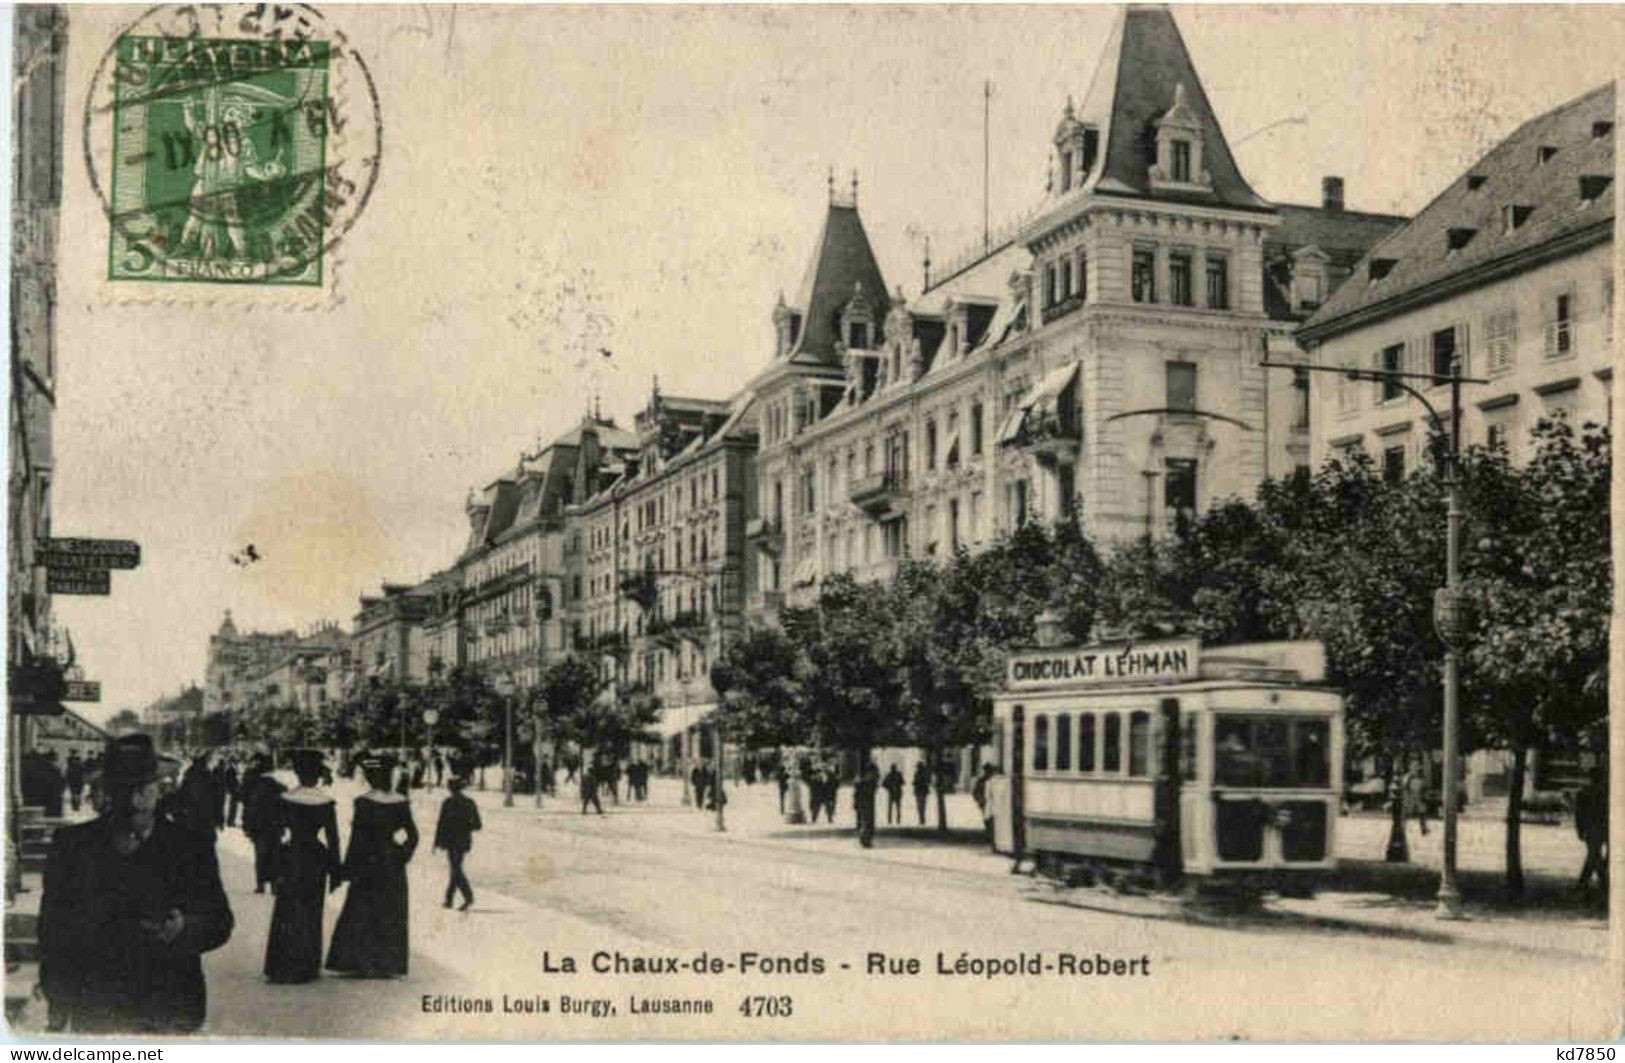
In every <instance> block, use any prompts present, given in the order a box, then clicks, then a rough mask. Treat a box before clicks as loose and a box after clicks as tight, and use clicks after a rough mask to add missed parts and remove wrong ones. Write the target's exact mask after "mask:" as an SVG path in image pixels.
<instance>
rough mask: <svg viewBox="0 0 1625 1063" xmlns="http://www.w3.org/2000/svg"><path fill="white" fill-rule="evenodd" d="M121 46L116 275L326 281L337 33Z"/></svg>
mask: <svg viewBox="0 0 1625 1063" xmlns="http://www.w3.org/2000/svg"><path fill="white" fill-rule="evenodd" d="M116 51H117V55H116V60H117V65H116V68H115V71H114V75H113V82H114V84H113V119H112V127H113V152H112V160H111V162H112V165H111V167H110V168H111V170H112V181H111V185H112V188H111V200H112V202H111V208H112V209H111V211H110V215H111V218H112V222H113V224H112V230H111V240H110V246H109V249H108V262H107V270H108V277H109V278H110V279H112V280H157V281H199V282H206V283H213V284H221V283H226V284H233V283H235V284H258V285H315V286H319V285H321V283H322V258H323V252H324V249H325V248H326V246H327V243H328V235H329V233H328V229H329V227H330V222H331V218H330V215H329V203H328V188H327V185H328V184H329V180H330V178H329V175H328V172H327V141H328V129H329V127H330V124H331V122H330V118H331V117H332V104H331V102H330V100H329V97H328V91H327V89H328V61H329V56H330V47H329V44H328V42H326V41H320V40H241V39H208V38H201V37H192V38H179V37H149V36H124V37H120V38H119V39H118V42H117V45H116Z"/></svg>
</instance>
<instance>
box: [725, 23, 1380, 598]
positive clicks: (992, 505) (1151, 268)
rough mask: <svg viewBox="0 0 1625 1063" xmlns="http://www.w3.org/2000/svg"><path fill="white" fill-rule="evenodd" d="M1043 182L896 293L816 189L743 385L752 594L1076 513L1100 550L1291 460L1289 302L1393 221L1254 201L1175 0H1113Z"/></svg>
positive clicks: (1334, 205)
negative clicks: (794, 278) (791, 289)
mask: <svg viewBox="0 0 1625 1063" xmlns="http://www.w3.org/2000/svg"><path fill="white" fill-rule="evenodd" d="M1052 147H1053V151H1052V155H1051V160H1052V162H1051V167H1050V173H1049V178H1048V182H1047V188H1046V189H1045V192H1044V195H1043V197H1042V199H1041V200H1040V201H1039V202H1038V203H1037V205H1036V206H1035V207H1034V208H1033V210H1032V211H1031V212H1030V214H1029V215H1028V216H1027V218H1026V220H1025V221H1024V222H1023V223H1022V224H1021V225H1019V226H1018V227H1017V228H1016V230H1015V231H1014V233H1013V234H1012V235H1011V236H1010V237H1009V238H1008V239H1006V240H1003V241H1000V242H998V243H997V244H996V245H993V246H989V247H988V248H986V249H985V250H984V251H983V253H981V254H979V255H976V256H974V257H972V258H971V259H969V260H967V261H965V262H964V263H963V264H961V265H957V266H955V267H953V268H952V269H950V270H949V271H947V272H946V273H945V274H943V275H941V276H937V277H932V276H930V275H929V262H928V263H927V278H926V284H925V290H924V291H923V292H922V293H921V295H920V296H918V297H917V298H915V299H912V300H907V299H905V298H904V297H903V295H902V293H901V291H900V290H897V289H893V288H891V287H890V286H889V285H888V284H887V283H886V281H885V280H884V278H883V277H882V275H881V272H880V269H879V266H878V264H877V263H876V261H875V257H874V254H873V252H872V250H871V248H870V246H869V243H868V239H867V236H866V234H865V232H864V228H863V224H862V221H861V219H860V218H859V215H858V209H857V203H856V193H855V189H854V194H853V196H852V197H851V198H850V199H837V198H836V197H835V196H834V195H833V194H832V196H831V202H830V205H829V208H828V214H827V217H826V221H825V225H824V229H823V232H822V234H821V236H820V238H819V241H818V244H817V246H816V247H815V249H814V255H813V260H812V265H811V266H810V268H809V269H808V271H807V275H806V278H805V280H804V281H803V283H802V285H801V287H800V288H799V289H798V290H797V294H796V298H795V301H794V302H793V303H787V302H785V301H784V300H783V299H782V298H781V300H780V304H779V306H777V307H776V308H775V310H774V324H775V332H776V337H777V342H776V345H775V351H774V355H773V358H772V359H771V360H770V362H769V365H768V367H767V368H766V369H765V370H763V372H762V373H761V374H759V375H758V377H757V378H756V379H755V380H753V381H752V382H751V385H750V388H751V390H752V391H753V392H754V394H755V397H756V411H757V413H756V417H757V424H758V430H759V433H760V439H761V443H760V449H759V453H758V458H757V461H758V472H757V489H758V499H757V511H756V515H757V517H758V520H757V521H756V522H755V523H754V524H753V525H752V527H751V532H752V545H753V549H754V551H755V554H756V557H755V561H754V567H755V568H756V571H757V575H758V586H759V588H760V591H759V593H758V594H757V595H755V596H754V597H753V599H752V602H751V605H752V608H753V612H754V613H755V615H758V616H764V617H766V616H771V615H772V613H773V611H774V607H775V606H777V605H779V604H781V603H783V602H785V601H789V602H791V603H796V602H798V601H799V602H805V601H810V600H811V599H812V597H813V596H814V588H815V586H816V584H817V582H818V581H819V579H821V578H822V577H823V576H825V575H827V574H829V573H832V572H853V573H855V574H857V575H858V576H859V577H860V578H869V579H879V578H885V577H886V576H888V575H889V574H890V573H891V572H892V571H894V569H895V567H896V565H897V563H898V561H899V560H900V559H901V558H903V557H909V556H912V557H917V558H933V557H935V558H942V557H946V556H947V555H949V554H950V553H951V552H952V551H953V550H955V549H957V548H959V547H966V548H969V549H973V550H974V549H977V548H979V547H982V546H985V545H986V544H988V543H991V542H992V541H994V540H995V539H997V538H998V537H1000V536H1002V535H1005V534H1008V533H1009V532H1010V531H1011V530H1012V529H1014V528H1015V527H1016V526H1018V525H1019V524H1020V523H1022V522H1023V521H1025V520H1029V519H1039V520H1044V521H1055V520H1060V519H1067V518H1073V517H1075V518H1076V519H1078V520H1079V521H1081V523H1082V524H1083V526H1084V527H1085V528H1086V529H1087V530H1088V531H1089V532H1090V534H1092V535H1093V536H1094V537H1095V539H1096V540H1097V541H1098V542H1100V543H1102V544H1104V545H1106V546H1108V547H1109V546H1111V545H1114V544H1118V543H1122V542H1125V541H1128V540H1131V539H1133V538H1136V537H1138V536H1142V535H1146V534H1151V535H1161V534H1164V533H1165V531H1166V530H1167V529H1168V528H1169V527H1170V526H1171V523H1172V522H1173V521H1174V520H1175V519H1177V517H1178V516H1179V515H1180V514H1182V513H1184V514H1192V513H1197V512H1200V511H1202V510H1204V509H1206V508H1207V507H1208V506H1209V505H1211V504H1212V503H1213V502H1215V501H1217V500H1220V499H1223V498H1226V497H1229V496H1248V495H1250V494H1251V493H1252V491H1253V490H1254V489H1255V488H1256V486H1257V485H1258V484H1259V483H1260V481H1262V480H1263V479H1264V478H1265V477H1267V476H1279V475H1283V474H1285V473H1288V472H1290V471H1292V469H1294V468H1295V467H1297V466H1300V465H1304V464H1307V463H1308V461H1309V456H1310V455H1309V451H1310V444H1309V441H1310V426H1309V417H1308V412H1309V402H1308V391H1307V381H1306V380H1305V379H1304V376H1306V374H1299V375H1298V378H1297V379H1294V374H1292V373H1285V372H1280V371H1273V370H1269V369H1266V368H1264V367H1262V366H1261V365H1260V364H1259V363H1260V362H1261V361H1264V360H1266V359H1267V360H1272V361H1274V360H1293V359H1301V357H1302V355H1301V354H1300V352H1299V351H1298V348H1297V346H1296V344H1295V343H1294V341H1293V339H1292V336H1293V333H1294V331H1295V330H1296V329H1297V327H1298V325H1299V323H1300V321H1301V320H1302V319H1303V317H1304V316H1306V314H1307V313H1308V312H1310V311H1311V310H1312V309H1313V308H1314V307H1315V306H1316V305H1318V303H1319V302H1320V301H1321V300H1322V299H1324V298H1325V297H1326V293H1327V292H1329V291H1331V290H1332V289H1333V288H1334V287H1335V286H1336V285H1337V283H1338V282H1339V281H1340V280H1341V279H1343V278H1344V277H1346V276H1347V275H1348V272H1349V270H1350V269H1351V268H1352V266H1353V264H1354V262H1355V261H1356V260H1357V259H1358V258H1359V257H1360V255H1362V254H1363V253H1364V251H1365V250H1366V249H1367V248H1369V247H1370V245H1371V244H1372V243H1373V242H1375V241H1376V240H1377V239H1378V238H1379V237H1380V236H1382V235H1383V234H1385V233H1386V232H1389V231H1391V230H1392V229H1393V228H1396V227H1397V226H1398V225H1399V223H1400V221H1401V219H1398V218H1393V217H1389V216H1385V215H1374V214H1365V213H1360V212H1355V211H1350V210H1347V209H1346V208H1345V206H1344V203H1343V186H1342V182H1341V181H1340V180H1339V179H1336V178H1329V179H1327V181H1326V182H1325V193H1326V194H1325V196H1324V199H1323V202H1322V203H1321V204H1320V205H1319V206H1285V205H1276V204H1273V203H1270V202H1268V201H1266V200H1264V199H1263V198H1262V197H1261V196H1259V195H1258V194H1257V193H1256V192H1255V191H1254V190H1253V189H1252V188H1251V186H1250V185H1249V184H1248V183H1247V181H1246V179H1245V177H1244V176H1243V175H1242V174H1241V172H1240V171H1239V169H1238V168H1237V166H1236V163H1235V160H1234V157H1233V156H1232V154H1231V151H1230V148H1229V145H1228V144H1227V142H1226V140H1225V136H1224V132H1223V130H1222V128H1221V127H1220V124H1219V121H1218V118H1217V117H1216V115H1215V114H1214V113H1213V110H1212V108H1211V106H1210V105H1209V102H1208V99H1207V95H1206V93H1205V92H1204V91H1203V88H1202V83H1201V80H1200V78H1199V77H1198V76H1197V73H1196V70H1195V67H1194V65H1193V64H1192V62H1191V58H1190V55H1189V53H1188V52H1187V51H1186V48H1185V45H1184V42H1183V40H1182V39H1181V37H1180V34H1179V30H1178V27H1177V26H1176V25H1175V23H1174V19H1173V16H1172V14H1171V13H1170V12H1169V11H1168V10H1167V9H1165V8H1160V7H1155V8H1146V7H1131V8H1128V9H1127V10H1125V11H1124V12H1123V13H1122V14H1120V16H1119V17H1118V20H1117V22H1116V24H1115V26H1114V28H1113V31H1112V34H1111V36H1110V38H1109V39H1108V42H1107V44H1106V48H1105V53H1104V56H1103V58H1102V61H1101V63H1100V66H1099V68H1098V69H1097V71H1096V74H1095V77H1094V81H1093V83H1092V84H1091V86H1090V88H1089V90H1088V92H1087V93H1086V94H1085V95H1084V96H1083V103H1082V104H1081V106H1075V105H1074V104H1073V103H1072V102H1071V101H1070V100H1069V101H1067V104H1066V106H1065V108H1064V109H1063V111H1062V114H1061V117H1060V121H1059V123H1058V125H1057V127H1056V130H1055V134H1054V138H1053V145H1052Z"/></svg>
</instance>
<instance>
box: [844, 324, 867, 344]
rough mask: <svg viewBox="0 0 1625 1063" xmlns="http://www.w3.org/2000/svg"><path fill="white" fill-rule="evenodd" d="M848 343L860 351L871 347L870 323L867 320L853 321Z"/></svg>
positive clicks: (848, 334)
mask: <svg viewBox="0 0 1625 1063" xmlns="http://www.w3.org/2000/svg"><path fill="white" fill-rule="evenodd" d="M846 345H847V346H848V347H851V348H853V349H854V350H859V351H866V350H868V349H869V323H868V322H867V321H854V322H852V323H851V325H850V327H849V329H848V332H847V343H846Z"/></svg>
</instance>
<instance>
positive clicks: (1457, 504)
mask: <svg viewBox="0 0 1625 1063" xmlns="http://www.w3.org/2000/svg"><path fill="white" fill-rule="evenodd" d="M1460 458H1461V355H1460V354H1457V355H1456V356H1455V357H1454V358H1453V359H1451V362H1450V458H1449V461H1450V464H1449V465H1448V466H1447V476H1448V480H1447V481H1446V482H1447V484H1448V489H1449V496H1448V501H1447V508H1446V510H1445V578H1444V586H1445V598H1446V599H1448V601H1449V603H1450V604H1449V606H1448V614H1449V615H1448V619H1447V620H1446V623H1445V624H1444V625H1442V626H1443V627H1446V628H1453V630H1446V631H1444V632H1442V633H1443V634H1445V635H1446V636H1447V637H1446V639H1445V655H1444V779H1443V781H1442V782H1441V783H1440V787H1439V792H1440V794H1441V795H1442V796H1443V802H1442V803H1443V809H1442V811H1443V813H1444V839H1443V843H1444V853H1443V856H1442V858H1441V860H1440V869H1439V897H1438V901H1439V908H1438V916H1439V918H1441V919H1460V918H1461V891H1460V889H1458V888H1457V886H1456V779H1457V776H1458V774H1459V769H1458V768H1457V764H1456V762H1457V759H1458V757H1459V756H1460V749H1459V746H1460V736H1459V734H1458V733H1457V731H1458V728H1459V718H1460V696H1461V661H1460V657H1461V654H1460V651H1459V650H1458V649H1457V648H1456V647H1457V644H1458V643H1459V642H1460V641H1461V634H1462V630H1461V629H1462V628H1463V627H1464V626H1465V624H1464V622H1463V618H1462V616H1461V462H1460Z"/></svg>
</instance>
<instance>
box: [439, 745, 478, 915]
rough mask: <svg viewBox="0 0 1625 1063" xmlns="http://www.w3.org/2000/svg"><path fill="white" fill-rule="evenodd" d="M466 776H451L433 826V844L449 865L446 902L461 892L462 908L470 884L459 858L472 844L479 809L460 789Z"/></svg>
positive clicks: (467, 903) (466, 904)
mask: <svg viewBox="0 0 1625 1063" xmlns="http://www.w3.org/2000/svg"><path fill="white" fill-rule="evenodd" d="M467 784H468V783H467V780H466V779H464V778H463V777H462V776H460V775H454V776H452V779H451V787H450V789H451V794H450V795H449V796H447V798H446V799H445V800H444V801H442V802H440V821H439V822H438V823H436V824H435V828H434V848H436V849H442V850H444V851H445V853H446V861H447V862H448V863H449V864H450V865H451V879H450V881H448V882H447V883H446V903H445V905H444V907H447V908H450V907H451V899H452V897H453V895H455V894H457V893H461V894H462V895H463V906H462V908H461V910H462V911H465V912H466V911H468V909H469V906H470V905H472V904H473V903H474V887H473V886H471V885H469V882H468V876H467V875H466V874H464V873H463V858H464V857H466V856H467V855H468V851H469V850H470V849H472V848H473V847H474V832H475V831H477V830H479V829H480V809H479V806H478V805H476V804H475V803H474V799H473V798H471V797H469V796H468V795H467V794H465V793H463V787H464V786H466V785H467Z"/></svg>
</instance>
